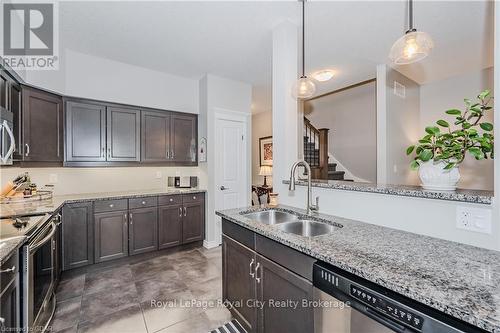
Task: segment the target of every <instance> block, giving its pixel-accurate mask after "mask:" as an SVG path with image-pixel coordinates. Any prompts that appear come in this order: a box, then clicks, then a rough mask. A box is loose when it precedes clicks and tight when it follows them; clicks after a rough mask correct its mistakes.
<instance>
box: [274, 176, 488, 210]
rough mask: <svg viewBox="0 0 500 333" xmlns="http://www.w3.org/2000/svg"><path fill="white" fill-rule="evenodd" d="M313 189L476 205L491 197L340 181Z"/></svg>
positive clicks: (320, 183)
mask: <svg viewBox="0 0 500 333" xmlns="http://www.w3.org/2000/svg"><path fill="white" fill-rule="evenodd" d="M283 184H290V181H289V180H284V181H283ZM295 184H297V185H300V186H307V181H304V180H298V181H295ZM312 186H313V187H320V188H330V189H334V190H345V191H357V192H368V193H379V194H389V195H399V196H405V197H415V198H426V199H438V200H448V201H460V202H469V203H476V204H485V205H490V204H491V201H492V197H493V191H484V190H467V189H457V190H456V191H430V190H424V189H423V188H422V187H420V186H412V185H390V184H374V183H360V182H349V181H341V180H321V179H315V180H313V181H312Z"/></svg>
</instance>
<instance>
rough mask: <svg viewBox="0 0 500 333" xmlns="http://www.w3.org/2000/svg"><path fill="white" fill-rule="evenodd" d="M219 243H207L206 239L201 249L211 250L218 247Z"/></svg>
mask: <svg viewBox="0 0 500 333" xmlns="http://www.w3.org/2000/svg"><path fill="white" fill-rule="evenodd" d="M220 244H221V243H220V242H219V241H207V240H206V239H205V240H204V241H203V247H204V248H206V249H213V248H214V247H218V246H219V245H220Z"/></svg>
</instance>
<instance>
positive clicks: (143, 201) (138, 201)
mask: <svg viewBox="0 0 500 333" xmlns="http://www.w3.org/2000/svg"><path fill="white" fill-rule="evenodd" d="M157 205H158V197H146V198H133V199H128V207H129V208H130V209H134V208H143V207H154V206H157Z"/></svg>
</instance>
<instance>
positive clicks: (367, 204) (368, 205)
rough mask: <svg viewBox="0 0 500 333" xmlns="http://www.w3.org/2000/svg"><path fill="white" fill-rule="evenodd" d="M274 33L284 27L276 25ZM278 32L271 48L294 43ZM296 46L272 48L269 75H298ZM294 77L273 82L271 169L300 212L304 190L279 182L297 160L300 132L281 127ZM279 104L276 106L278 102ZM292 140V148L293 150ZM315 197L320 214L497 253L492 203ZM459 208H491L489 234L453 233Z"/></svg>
mask: <svg viewBox="0 0 500 333" xmlns="http://www.w3.org/2000/svg"><path fill="white" fill-rule="evenodd" d="M497 10H498V9H497ZM497 13H498V11H497ZM497 28H498V27H497ZM276 30H282V29H281V27H279V26H278V27H277V28H276ZM276 30H275V33H274V34H273V39H274V41H273V44H274V45H275V46H279V45H281V46H284V44H286V43H285V42H286V41H287V40H289V41H292V40H296V31H293V30H292V29H290V30H287V31H286V32H284V33H278V32H277V31H276ZM497 30H498V29H497ZM282 32H283V31H282ZM296 46H297V45H295V48H293V47H290V48H285V47H274V48H273V74H279V73H280V72H282V71H284V70H289V71H294V70H295V73H296V70H297V62H296V61H295V62H293V61H290V58H292V59H293V58H295V59H296V57H297V52H298V48H297V47H296ZM497 52H498V50H497ZM292 64H294V66H295V67H293V68H294V69H292V68H290V67H287V66H291V65H292ZM384 70H385V69H384ZM296 77H297V76H296V75H290V76H286V77H284V76H283V75H282V76H281V79H280V80H273V121H274V122H273V135H274V138H275V141H274V152H275V154H274V159H275V160H274V164H275V166H276V165H280V169H281V170H280V171H279V172H277V171H276V170H275V171H274V172H275V177H274V189H275V191H276V192H278V193H279V198H280V202H281V203H283V204H287V205H292V206H296V207H301V208H304V207H305V198H306V188H305V187H303V186H297V189H296V190H295V191H294V192H289V191H288V187H287V185H284V184H282V183H281V181H282V180H283V179H286V178H288V177H287V175H286V174H287V173H288V172H289V170H290V166H291V163H290V161H293V160H296V159H297V156H298V154H297V146H298V136H299V133H300V132H299V130H298V129H296V128H294V127H293V126H284V125H286V123H287V121H291V122H293V121H294V120H293V119H296V118H297V113H298V112H297V109H294V108H293V107H288V108H286V107H284V101H286V100H287V99H286V97H287V96H290V94H289V92H290V90H289V89H290V87H291V85H292V84H293V82H294V80H295V79H296ZM496 80H497V82H498V80H499V78H498V72H497V73H496ZM382 81H384V80H381V82H380V83H382V84H384V85H385V82H382ZM377 89H378V86H377ZM278 98H279V99H278ZM278 101H279V103H280V104H279V105H277V104H276V103H277V102H278ZM377 102H379V101H377ZM290 104H291V103H290ZM277 106H280V107H277ZM277 120H278V121H277ZM377 121H378V119H377ZM417 121H418V119H417ZM499 122H500V121H499V119H498V118H497V121H496V123H497V125H498V126H500V124H499ZM278 124H279V125H278ZM294 142H296V144H295V147H293V146H294ZM497 149H498V148H497ZM496 163H498V162H496ZM497 168H498V166H497ZM275 169H276V167H275ZM277 175H279V177H278V176H277ZM495 185H496V189H497V190H498V187H499V186H500V184H499V181H498V180H497V181H496V183H495ZM317 195H319V196H320V201H319V206H320V207H319V208H320V211H321V212H324V213H328V214H332V215H338V216H342V217H345V218H352V219H356V220H360V221H364V222H367V223H372V224H376V225H383V226H388V227H391V228H394V229H400V230H407V231H410V232H415V233H419V234H424V235H429V236H433V237H439V238H443V239H447V240H451V241H456V242H461V243H465V244H471V245H475V246H479V247H484V248H490V249H496V250H500V224H499V223H498V206H497V205H496V204H495V205H491V206H488V205H474V204H460V203H455V202H448V201H443V200H431V199H418V198H410V197H398V196H390V195H381V194H373V193H362V192H349V191H342V190H330V189H319V188H313V196H317ZM496 200H497V199H496ZM496 200H495V203H496ZM460 205H464V206H470V207H482V208H485V209H492V210H493V211H494V215H493V216H494V217H496V219H495V218H494V219H493V231H492V234H491V235H486V234H480V233H474V232H467V231H463V230H459V229H457V228H456V227H455V224H456V207H457V206H460ZM380 241H381V242H383V241H384V240H383V239H381V240H380ZM388 246H390V244H388Z"/></svg>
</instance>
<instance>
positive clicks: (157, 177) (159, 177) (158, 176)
mask: <svg viewBox="0 0 500 333" xmlns="http://www.w3.org/2000/svg"><path fill="white" fill-rule="evenodd" d="M156 179H161V171H156Z"/></svg>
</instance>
